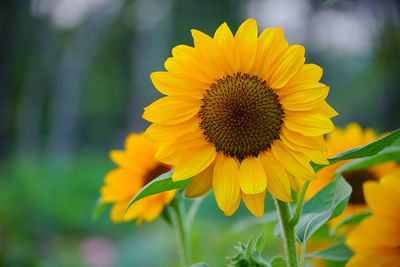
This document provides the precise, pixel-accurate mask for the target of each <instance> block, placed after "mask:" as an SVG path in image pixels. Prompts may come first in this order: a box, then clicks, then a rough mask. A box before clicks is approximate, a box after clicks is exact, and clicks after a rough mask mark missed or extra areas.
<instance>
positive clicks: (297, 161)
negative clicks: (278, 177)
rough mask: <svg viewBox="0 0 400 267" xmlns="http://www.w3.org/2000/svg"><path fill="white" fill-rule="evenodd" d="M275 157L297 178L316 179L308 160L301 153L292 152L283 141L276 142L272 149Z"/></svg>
mask: <svg viewBox="0 0 400 267" xmlns="http://www.w3.org/2000/svg"><path fill="white" fill-rule="evenodd" d="M271 151H272V154H273V155H274V157H275V158H276V159H277V160H278V161H279V162H280V163H281V164H282V166H284V167H285V168H286V170H287V171H288V172H290V173H291V174H293V176H295V177H296V178H299V179H303V180H313V179H315V178H316V177H315V172H314V170H313V168H312V167H311V166H310V164H309V162H308V160H307V159H306V158H305V157H304V156H303V155H302V154H301V153H299V152H296V151H293V150H290V149H289V148H287V147H286V146H285V145H284V144H282V142H281V141H279V140H276V141H274V143H273V144H272V147H271Z"/></svg>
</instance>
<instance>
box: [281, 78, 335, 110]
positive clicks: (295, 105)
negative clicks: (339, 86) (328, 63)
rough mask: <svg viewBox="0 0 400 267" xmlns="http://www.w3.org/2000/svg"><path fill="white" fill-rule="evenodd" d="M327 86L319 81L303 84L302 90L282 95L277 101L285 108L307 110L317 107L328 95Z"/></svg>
mask: <svg viewBox="0 0 400 267" xmlns="http://www.w3.org/2000/svg"><path fill="white" fill-rule="evenodd" d="M328 93H329V87H328V86H326V85H324V84H321V83H312V84H306V85H303V88H302V90H298V91H296V92H293V93H292V94H288V95H282V96H281V97H280V99H279V102H280V103H281V104H282V105H283V108H284V109H285V110H294V111H296V110H300V111H301V110H309V109H312V108H315V107H318V106H320V105H321V104H322V101H323V100H324V99H325V98H326V97H327V96H328Z"/></svg>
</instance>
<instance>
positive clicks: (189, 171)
mask: <svg viewBox="0 0 400 267" xmlns="http://www.w3.org/2000/svg"><path fill="white" fill-rule="evenodd" d="M192 36H193V39H194V47H190V46H186V45H178V46H176V47H174V48H173V49H172V57H170V58H168V59H167V60H166V62H165V65H164V66H165V68H166V70H167V71H161V72H155V73H152V74H151V79H152V81H153V84H154V86H155V87H156V88H157V89H158V90H159V91H160V92H161V93H163V94H165V95H167V96H165V97H163V98H161V99H159V100H157V101H155V102H154V103H152V104H151V105H150V106H148V107H147V108H145V111H144V114H143V118H145V119H146V120H148V121H150V122H152V123H153V124H152V125H151V126H150V127H149V128H148V129H147V131H146V135H147V136H148V137H149V138H150V139H151V140H153V141H155V142H157V143H159V144H160V148H159V150H158V151H157V155H156V157H157V158H158V159H160V160H161V161H163V162H165V163H168V164H173V165H175V166H176V169H175V172H174V174H173V176H172V178H173V180H175V181H178V180H184V179H188V178H190V177H193V178H192V180H191V182H190V184H189V186H188V188H187V189H186V196H188V197H199V196H201V195H203V194H205V193H206V192H208V191H209V190H210V189H211V188H213V189H214V194H215V198H216V201H217V203H218V206H219V207H220V209H221V210H222V211H224V213H225V214H226V215H228V216H229V215H231V214H233V213H234V212H235V211H236V209H237V207H238V206H239V203H240V200H241V199H242V198H243V201H244V203H245V205H246V206H247V208H248V209H249V210H250V211H251V212H252V213H253V214H254V215H256V216H261V215H262V214H263V211H264V197H265V190H266V189H267V190H268V191H269V192H270V193H271V194H272V195H274V196H275V197H277V198H278V199H280V200H283V201H292V198H291V195H290V186H291V183H292V186H294V184H293V179H292V175H293V176H295V177H297V178H299V179H304V180H312V179H315V173H314V171H313V169H312V167H311V166H310V164H309V161H310V160H312V161H314V162H317V163H321V164H324V163H327V160H326V158H325V156H324V155H323V149H324V140H323V137H322V135H323V134H325V133H327V132H329V131H331V130H332V129H333V127H334V126H333V124H332V122H331V120H330V118H331V117H333V116H335V115H337V113H336V112H335V111H334V110H333V109H332V108H331V107H330V106H329V105H328V104H327V103H326V102H325V100H324V99H325V98H326V96H327V95H328V91H329V87H328V86H326V85H324V84H322V83H319V80H320V78H321V76H322V69H321V68H320V67H318V66H316V65H314V64H304V61H305V57H304V53H305V51H304V47H303V46H301V45H291V46H289V44H288V43H287V41H286V39H285V38H284V36H283V33H282V29H281V28H275V29H273V28H268V29H265V30H264V31H263V32H262V33H261V34H260V36H258V29H257V24H256V21H255V20H254V19H248V20H246V21H245V22H243V24H242V25H241V26H240V27H239V29H238V30H237V32H236V34H235V35H233V34H232V32H231V31H230V29H229V27H228V26H227V24H226V23H224V24H222V25H221V26H220V27H219V28H218V29H217V31H216V32H215V34H214V37H213V38H212V37H210V36H208V35H206V34H204V33H202V32H200V31H197V30H192Z"/></svg>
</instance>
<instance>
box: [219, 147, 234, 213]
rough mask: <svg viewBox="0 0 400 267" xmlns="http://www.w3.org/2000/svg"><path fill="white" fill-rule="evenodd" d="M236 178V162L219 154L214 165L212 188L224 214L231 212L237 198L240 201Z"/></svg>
mask: <svg viewBox="0 0 400 267" xmlns="http://www.w3.org/2000/svg"><path fill="white" fill-rule="evenodd" d="M238 179H239V165H238V162H236V160H235V159H233V158H229V157H225V156H224V155H221V154H219V155H218V157H217V160H216V162H215V167H214V177H213V188H214V195H215V199H216V201H217V204H218V207H219V208H220V209H221V210H222V211H223V212H225V214H229V215H231V214H233V212H234V211H233V212H232V210H233V209H234V208H235V206H236V205H238V203H237V202H238V199H239V201H240V187H239V181H238ZM236 208H237V207H236Z"/></svg>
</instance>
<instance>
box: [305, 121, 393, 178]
mask: <svg viewBox="0 0 400 267" xmlns="http://www.w3.org/2000/svg"><path fill="white" fill-rule="evenodd" d="M399 136H400V129H397V130H396V131H393V132H391V133H390V134H388V135H386V136H384V137H382V138H379V139H378V140H375V141H374V142H371V143H369V144H366V145H365V146H361V147H356V148H352V149H349V150H346V151H344V152H342V153H339V154H337V155H336V156H334V157H332V158H330V159H328V161H329V165H332V164H335V163H337V162H339V161H343V160H348V159H357V158H365V157H370V156H373V155H375V154H377V153H378V152H380V151H382V150H383V149H384V148H385V147H388V146H390V145H391V144H393V143H394V142H395V141H396V140H397V139H398V138H399ZM311 165H312V167H313V168H314V171H315V172H318V171H320V170H321V169H322V168H325V167H327V166H329V165H320V164H315V163H313V162H312V163H311Z"/></svg>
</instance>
